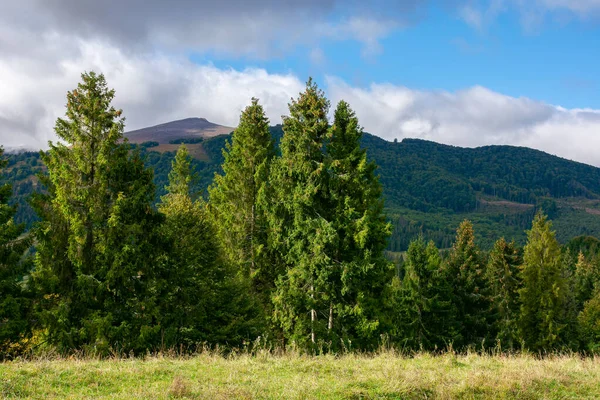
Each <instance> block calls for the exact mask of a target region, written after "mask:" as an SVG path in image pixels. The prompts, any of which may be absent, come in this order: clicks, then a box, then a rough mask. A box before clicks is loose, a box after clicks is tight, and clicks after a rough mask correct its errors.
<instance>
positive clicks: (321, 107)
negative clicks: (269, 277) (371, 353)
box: [269, 80, 337, 348]
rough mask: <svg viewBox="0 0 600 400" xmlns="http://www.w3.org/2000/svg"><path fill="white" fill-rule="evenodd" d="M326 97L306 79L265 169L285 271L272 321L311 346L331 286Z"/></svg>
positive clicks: (273, 236) (324, 331) (323, 320)
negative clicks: (270, 165) (270, 164)
mask: <svg viewBox="0 0 600 400" xmlns="http://www.w3.org/2000/svg"><path fill="white" fill-rule="evenodd" d="M328 109H329V101H328V100H327V99H326V98H325V96H324V94H323V92H322V91H321V90H319V89H318V88H317V86H316V84H315V83H314V82H313V81H312V80H309V81H308V83H307V85H306V90H305V91H304V92H303V93H301V94H300V96H299V98H298V99H297V100H292V102H291V104H290V105H289V110H290V116H288V117H285V118H284V124H283V131H284V134H283V138H282V140H281V157H280V158H278V159H276V161H275V162H274V164H273V168H272V173H271V179H270V181H271V185H272V187H273V189H274V194H273V201H272V209H271V212H270V213H269V220H270V244H271V246H272V248H273V249H274V250H275V251H276V252H277V253H278V256H279V258H280V260H281V262H283V263H284V265H285V267H286V271H285V272H284V273H283V274H282V275H281V276H280V277H279V278H278V280H277V288H276V290H275V292H274V294H273V304H274V315H273V317H274V321H275V322H276V324H278V325H279V326H280V327H281V328H282V329H283V331H284V333H285V337H286V338H287V339H289V340H291V341H292V342H294V343H296V344H297V345H300V346H306V347H311V346H312V347H313V348H314V346H315V345H316V344H317V341H324V340H326V338H328V323H329V315H330V308H331V302H332V301H333V300H334V297H333V296H334V292H333V290H332V287H331V280H332V278H331V275H332V274H333V273H334V270H335V268H334V264H335V261H334V260H333V259H332V248H334V247H335V243H336V241H337V232H336V230H335V227H334V225H333V224H332V222H331V221H329V220H328V219H327V217H328V216H329V215H330V211H331V200H330V198H329V188H328V173H327V166H326V160H325V155H324V153H323V148H324V145H325V140H326V137H327V132H328V121H327V112H328Z"/></svg>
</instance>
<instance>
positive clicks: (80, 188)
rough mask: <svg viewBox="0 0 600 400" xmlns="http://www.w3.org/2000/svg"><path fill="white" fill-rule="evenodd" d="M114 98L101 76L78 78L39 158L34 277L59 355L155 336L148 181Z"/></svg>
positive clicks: (154, 219)
mask: <svg viewBox="0 0 600 400" xmlns="http://www.w3.org/2000/svg"><path fill="white" fill-rule="evenodd" d="M113 98H114V91H113V90H110V89H108V87H107V85H106V81H105V79H104V76H103V75H97V74H95V73H94V72H90V73H84V74H82V82H81V83H79V85H78V87H77V89H75V90H73V91H71V92H69V93H68V94H67V111H66V118H65V119H62V118H59V119H58V120H57V121H56V127H55V132H56V134H57V136H58V137H59V138H60V139H61V142H58V143H52V142H50V150H49V151H48V152H47V153H42V159H43V161H44V162H45V164H46V166H47V168H48V176H47V177H43V178H42V180H43V182H45V183H46V186H47V191H48V192H47V194H45V195H40V196H37V198H36V199H35V200H34V204H35V206H36V208H37V211H38V214H39V215H40V216H41V217H42V222H41V223H40V225H39V226H38V228H37V230H36V235H37V240H38V246H37V247H38V251H37V253H36V271H35V275H34V279H35V281H36V283H37V285H38V287H39V289H40V291H41V293H42V294H43V299H44V300H43V301H42V302H41V304H40V305H41V311H40V319H41V322H42V325H43V328H45V331H46V332H47V334H48V338H47V339H48V342H49V343H50V344H53V345H56V346H57V347H58V349H59V350H61V351H69V350H71V349H76V348H82V347H85V348H87V349H89V350H90V351H97V352H107V351H108V349H109V348H110V347H114V346H118V347H119V348H120V349H123V350H126V351H128V350H143V349H145V348H147V346H148V343H149V342H151V339H150V336H152V332H154V334H156V328H155V327H154V328H151V327H152V326H153V325H154V321H155V315H153V312H154V311H155V307H154V304H153V301H154V300H155V299H154V297H153V296H152V295H150V293H151V292H152V285H153V275H154V271H153V264H154V263H153V258H152V257H153V255H154V254H155V249H157V248H159V247H160V242H159V240H158V238H157V236H156V235H155V227H156V226H157V225H158V222H159V219H158V216H157V214H156V212H155V211H153V209H152V206H151V203H152V199H153V197H154V186H153V184H152V178H153V176H152V172H151V171H149V170H147V169H146V168H145V167H144V164H143V162H142V160H141V158H140V156H139V153H137V152H134V153H130V149H129V145H128V144H127V142H126V141H125V142H123V141H124V138H123V128H124V119H123V118H122V117H121V114H122V112H121V110H116V109H115V108H114V107H112V106H111V102H112V100H113ZM154 340H155V341H156V339H155V338H154ZM117 344H118V345H117Z"/></svg>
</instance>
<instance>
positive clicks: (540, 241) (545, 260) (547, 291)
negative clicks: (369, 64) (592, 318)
mask: <svg viewBox="0 0 600 400" xmlns="http://www.w3.org/2000/svg"><path fill="white" fill-rule="evenodd" d="M561 267H562V260H561V250H560V245H559V244H558V241H557V240H556V236H555V232H554V231H552V224H551V222H550V221H548V220H547V217H546V216H545V215H543V214H542V213H541V212H539V213H537V214H536V216H535V218H534V220H533V224H532V227H531V230H529V231H528V232H527V244H526V245H525V249H524V255H523V269H522V280H523V288H522V289H521V290H520V298H521V316H520V324H519V325H520V331H521V336H522V338H523V340H524V342H525V345H526V346H527V347H528V348H529V349H531V350H533V351H551V350H553V349H556V348H557V347H559V346H560V345H561V344H562V331H563V330H564V328H565V295H566V293H565V292H566V282H565V281H564V279H563V275H562V273H561Z"/></svg>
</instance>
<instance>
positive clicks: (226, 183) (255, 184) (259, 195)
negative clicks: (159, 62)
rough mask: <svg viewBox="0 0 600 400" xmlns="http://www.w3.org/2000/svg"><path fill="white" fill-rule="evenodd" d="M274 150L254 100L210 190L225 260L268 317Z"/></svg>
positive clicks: (271, 279)
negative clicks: (245, 282)
mask: <svg viewBox="0 0 600 400" xmlns="http://www.w3.org/2000/svg"><path fill="white" fill-rule="evenodd" d="M274 154H275V151H274V148H273V140H272V138H271V134H270V132H269V120H268V119H267V117H266V116H265V111H264V109H263V107H262V106H261V105H260V104H258V100H257V99H255V98H253V99H252V104H251V105H250V106H248V107H246V109H245V110H244V111H243V112H242V114H241V116H240V123H239V125H238V127H237V128H236V130H235V131H234V132H233V134H232V136H231V141H230V142H228V143H227V144H226V147H225V149H224V151H223V156H224V158H225V160H224V162H223V173H222V174H218V173H217V174H215V179H214V182H213V184H212V185H211V186H210V188H209V195H210V202H209V205H210V210H211V215H212V216H213V220H214V225H215V228H216V231H217V235H218V237H219V240H220V242H221V244H222V248H223V250H224V254H225V256H226V259H227V261H228V262H229V263H230V264H231V265H234V266H236V267H237V268H238V270H239V271H240V272H241V273H242V275H243V276H244V277H245V278H246V279H250V281H251V283H252V287H253V290H254V293H255V294H256V295H258V296H259V297H260V299H261V302H262V304H263V308H264V309H265V311H266V312H267V313H268V312H269V311H268V310H270V309H271V307H270V303H271V300H270V295H271V292H272V290H273V288H274V286H275V280H276V278H277V275H278V271H277V268H276V265H275V263H273V262H271V260H270V259H269V254H268V246H267V217H266V213H267V211H268V200H269V196H270V194H269V185H268V178H269V170H270V165H271V161H272V158H273V157H274Z"/></svg>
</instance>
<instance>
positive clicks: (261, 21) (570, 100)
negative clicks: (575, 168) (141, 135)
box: [0, 0, 600, 166]
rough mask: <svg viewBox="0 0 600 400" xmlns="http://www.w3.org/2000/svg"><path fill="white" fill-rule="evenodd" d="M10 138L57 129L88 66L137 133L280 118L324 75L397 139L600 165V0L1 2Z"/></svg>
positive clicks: (335, 91) (33, 143) (330, 86)
mask: <svg viewBox="0 0 600 400" xmlns="http://www.w3.org/2000/svg"><path fill="white" fill-rule="evenodd" d="M0 2H2V12H0V145H3V146H4V147H5V148H7V149H15V148H25V149H40V148H42V149H44V148H47V147H48V141H49V140H56V137H55V135H54V133H53V127H54V124H55V121H56V119H57V118H59V117H62V116H64V113H65V103H66V93H67V91H68V90H72V89H73V88H75V87H76V86H77V83H78V82H79V80H80V74H81V73H82V72H83V71H90V70H94V71H96V72H99V73H103V74H104V75H105V76H106V79H107V82H108V85H109V86H110V87H113V88H115V90H116V97H115V101H114V104H115V106H116V107H119V108H122V109H123V111H124V115H125V117H126V124H127V130H134V129H138V128H142V127H146V126H151V125H156V124H159V123H163V122H167V121H171V120H176V119H182V118H188V117H204V118H207V119H208V120H210V121H212V122H215V123H218V124H222V125H227V126H232V127H234V126H236V125H237V122H238V120H239V115H240V112H241V110H243V108H244V107H246V106H247V105H248V104H250V99H251V98H252V97H258V98H259V100H260V102H261V103H262V104H263V105H264V107H265V109H266V112H267V115H268V117H269V119H270V121H271V123H272V124H277V123H280V122H281V116H282V115H286V114H287V104H288V103H289V101H290V99H291V98H293V97H296V96H297V95H298V93H299V92H300V91H302V90H303V87H304V85H305V82H306V80H307V79H308V77H309V76H312V77H313V78H314V79H315V80H316V82H317V83H318V84H319V86H320V87H321V88H322V89H323V90H324V91H325V93H326V95H327V97H328V98H329V99H330V100H331V104H332V109H333V107H335V104H336V103H337V102H338V101H340V100H342V99H343V100H346V101H347V102H348V103H349V104H350V106H351V107H352V108H353V109H354V110H355V111H356V113H357V115H358V117H359V120H360V123H361V125H362V126H363V127H364V129H365V131H367V132H370V133H372V134H375V135H377V136H380V137H382V138H384V139H386V140H394V139H398V140H401V139H402V138H406V137H410V138H422V139H426V140H433V141H436V142H439V143H445V144H451V145H457V146H468V147H476V146H484V145H492V144H508V145H516V146H527V147H532V148H535V149H540V150H543V151H546V152H548V153H551V154H556V155H559V156H561V157H565V158H568V159H572V160H576V161H580V162H584V163H588V164H592V165H595V166H600V151H598V149H600V0H438V1H433V0H430V1H427V0H395V1H392V0H372V1H368V2H366V1H357V0H343V1H342V0H304V1H294V0H221V1H218V2H217V1H204V0H196V1H194V0H169V1H167V0H162V1H161V0H128V1H123V0H104V1H95V0H19V1H12V0H0Z"/></svg>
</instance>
